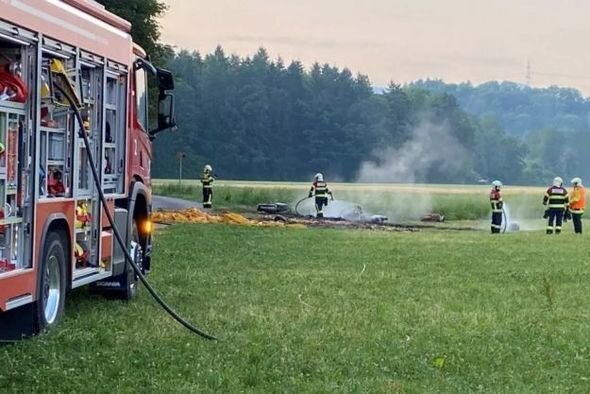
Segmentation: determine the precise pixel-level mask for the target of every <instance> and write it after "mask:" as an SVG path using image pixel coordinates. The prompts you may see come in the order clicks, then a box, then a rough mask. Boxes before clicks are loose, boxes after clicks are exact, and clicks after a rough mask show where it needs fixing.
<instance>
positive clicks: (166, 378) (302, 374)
mask: <svg viewBox="0 0 590 394" xmlns="http://www.w3.org/2000/svg"><path fill="white" fill-rule="evenodd" d="M586 244H587V240H586V239H585V237H576V236H574V235H573V234H572V233H571V231H570V229H569V228H568V229H567V231H566V233H565V234H562V235H561V236H553V237H548V236H545V235H544V234H543V233H542V232H527V233H514V234H506V235H503V236H496V237H492V236H491V235H488V234H487V233H484V232H444V231H434V230H433V231H423V232H418V233H385V232H370V231H342V230H341V231H338V230H326V229H276V228H252V227H239V226H226V225H177V226H173V227H170V228H166V229H164V230H160V231H159V232H158V233H157V234H156V236H155V254H154V272H153V274H152V275H151V277H150V278H151V280H152V281H153V283H154V284H155V285H156V286H157V287H158V288H159V289H160V291H161V292H162V294H164V295H165V297H166V298H167V299H168V301H170V302H171V304H173V305H174V307H175V308H176V309H177V310H178V311H179V312H181V313H182V314H183V315H185V316H186V317H188V318H189V320H191V321H193V322H198V323H200V324H201V325H202V326H203V327H205V328H206V329H208V330H210V331H211V332H213V333H214V334H216V335H218V336H219V338H220V340H219V341H218V342H206V341H203V340H201V339H199V338H197V337H195V336H193V335H191V334H189V333H188V332H187V331H185V330H184V329H182V328H181V327H180V326H179V325H177V324H176V323H174V322H173V321H171V320H170V319H169V318H168V317H167V316H166V315H165V314H164V313H163V312H162V311H161V310H160V309H158V307H157V306H156V305H155V304H154V302H152V300H151V299H150V298H149V296H148V295H147V293H145V292H142V293H141V295H140V297H139V299H137V300H135V301H133V302H131V303H130V304H125V303H120V302H113V301H107V300H104V299H102V298H101V297H98V296H90V295H88V294H87V293H86V292H84V291H77V292H74V293H73V294H72V295H71V297H70V299H69V300H68V302H67V305H66V308H67V311H66V319H65V321H63V322H62V324H61V325H60V326H59V327H58V328H57V329H56V330H54V331H53V332H51V333H49V334H47V335H42V336H40V337H37V338H34V339H30V340H25V341H22V342H19V343H17V344H16V345H10V346H4V347H0V366H2V368H0V391H1V392H13V391H14V392H17V391H18V392H26V393H30V392H88V391H91V392H224V393H230V392H232V393H233V392H257V393H260V392H294V393H300V392H306V393H307V392H309V393H317V392H370V393H373V392H420V393H422V392H436V393H439V392H494V393H497V392H510V393H514V392H517V393H522V392H531V393H532V392H587V390H588V388H589V387H590V380H589V379H590V346H589V342H588V335H589V328H588V327H589V326H588V321H589V319H590V312H589V311H590V298H589V297H588V283H589V280H590V275H589V273H588V268H589V266H588V262H587V261H586V255H587V252H586V250H587V247H586Z"/></svg>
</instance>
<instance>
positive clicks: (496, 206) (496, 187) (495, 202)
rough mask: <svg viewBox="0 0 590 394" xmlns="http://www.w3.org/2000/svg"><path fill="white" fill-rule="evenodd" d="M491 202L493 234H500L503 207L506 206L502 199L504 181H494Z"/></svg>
mask: <svg viewBox="0 0 590 394" xmlns="http://www.w3.org/2000/svg"><path fill="white" fill-rule="evenodd" d="M490 203H491V205H492V226H491V229H492V234H499V233H500V229H501V228H502V213H503V211H502V208H503V206H504V201H502V182H500V181H494V182H492V190H491V191H490Z"/></svg>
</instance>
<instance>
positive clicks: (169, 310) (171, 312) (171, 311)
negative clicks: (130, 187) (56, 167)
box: [54, 85, 217, 340]
mask: <svg viewBox="0 0 590 394" xmlns="http://www.w3.org/2000/svg"><path fill="white" fill-rule="evenodd" d="M54 86H55V87H56V88H57V89H58V90H59V91H60V93H61V94H63V95H64V97H66V98H67V100H68V102H69V103H70V106H71V108H72V110H73V111H74V114H75V115H76V119H77V120H78V122H79V125H80V136H81V137H82V138H83V139H84V144H85V145H86V152H87V154H88V162H89V163H88V164H89V165H90V169H91V172H92V178H93V179H94V184H95V185H96V188H97V190H98V196H99V198H100V201H101V203H102V206H103V207H104V213H105V214H106V217H107V220H108V221H109V223H110V225H111V228H112V229H113V233H114V234H115V238H116V240H117V243H118V244H119V246H120V247H121V249H122V250H124V251H125V260H127V263H129V264H130V265H131V267H133V270H134V271H135V274H136V275H137V277H138V278H139V280H140V281H141V283H143V285H144V286H145V288H146V289H147V290H148V292H149V293H150V294H151V296H152V297H153V298H154V300H156V302H157V303H158V304H160V306H161V307H162V308H163V309H164V310H165V311H166V312H167V313H168V314H169V315H170V316H172V318H173V319H174V320H176V321H177V322H178V323H180V324H181V325H183V326H184V327H185V328H187V329H188V330H189V331H191V332H193V333H195V334H197V335H199V336H201V337H202V338H205V339H209V340H216V339H217V338H216V337H214V336H213V335H210V334H208V333H206V332H205V331H203V330H201V329H200V328H198V327H196V326H194V325H193V324H191V323H189V322H188V321H187V320H185V319H184V318H183V317H182V316H180V315H179V314H178V313H177V312H176V311H175V310H174V309H172V307H171V306H170V305H168V304H167V303H166V301H164V299H163V298H162V297H161V296H160V295H159V294H158V292H157V291H156V290H155V289H154V288H153V287H152V285H151V284H150V283H149V282H148V280H147V278H146V277H145V276H144V275H143V273H142V272H141V269H140V268H139V267H138V266H137V264H135V261H133V257H131V255H130V254H129V251H128V250H127V245H125V242H123V238H122V237H121V234H119V230H118V229H117V226H116V225H115V221H114V220H113V217H112V216H111V212H110V211H109V207H108V205H107V202H106V199H105V196H104V193H103V191H102V185H101V184H100V179H99V177H98V173H97V171H96V166H95V163H94V157H93V155H92V151H91V149H90V144H89V141H88V136H87V135H86V130H84V128H83V126H82V125H83V124H84V121H83V119H82V114H81V113H80V110H79V109H78V107H76V106H75V105H74V102H73V100H72V99H71V98H70V97H69V96H68V95H67V94H66V92H65V91H64V90H63V89H62V88H61V87H60V86H58V85H54Z"/></svg>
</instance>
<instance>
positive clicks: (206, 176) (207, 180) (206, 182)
mask: <svg viewBox="0 0 590 394" xmlns="http://www.w3.org/2000/svg"><path fill="white" fill-rule="evenodd" d="M214 181H215V178H213V176H211V174H210V173H209V172H204V173H203V176H202V177H201V183H202V184H203V187H204V188H206V189H210V188H211V186H212V185H213V182H214Z"/></svg>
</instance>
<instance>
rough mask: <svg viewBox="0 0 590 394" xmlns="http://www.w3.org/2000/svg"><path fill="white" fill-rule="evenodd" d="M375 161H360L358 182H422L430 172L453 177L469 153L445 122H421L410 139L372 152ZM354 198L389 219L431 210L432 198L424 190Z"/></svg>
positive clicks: (418, 216) (406, 217)
mask: <svg viewBox="0 0 590 394" xmlns="http://www.w3.org/2000/svg"><path fill="white" fill-rule="evenodd" d="M374 156H375V157H376V160H373V161H366V162H364V163H362V164H361V167H360V170H359V172H358V176H357V182H363V183H404V184H413V183H417V182H423V181H425V180H426V177H427V175H428V173H429V172H430V171H433V169H434V170H436V172H437V173H438V174H443V175H444V174H448V175H450V176H452V175H453V174H457V173H459V172H460V171H461V169H462V168H464V162H465V160H467V159H468V157H469V155H468V152H467V151H466V150H465V148H464V147H463V145H462V144H461V143H460V142H459V141H458V140H457V139H456V138H455V137H454V136H453V135H452V133H451V130H450V129H449V126H448V125H447V124H433V123H432V122H429V121H423V122H421V123H420V124H419V125H418V126H417V127H415V128H414V129H413V130H412V132H411V135H410V138H409V139H408V140H407V141H406V142H405V143H403V144H402V145H401V146H398V147H385V148H382V149H379V150H378V151H376V152H375V153H374ZM369 198H370V199H375V198H379V199H380V201H377V202H376V201H367V200H365V201H357V202H359V203H361V204H363V205H365V204H370V205H373V206H375V205H377V206H380V207H384V209H382V210H381V211H380V212H379V213H382V214H384V215H386V216H389V218H390V220H404V219H419V218H420V217H421V216H422V215H424V214H426V213H431V211H432V197H431V195H430V194H429V193H427V192H409V193H401V192H400V193H395V192H394V193H380V194H377V193H374V194H371V196H369V195H367V199H369Z"/></svg>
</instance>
